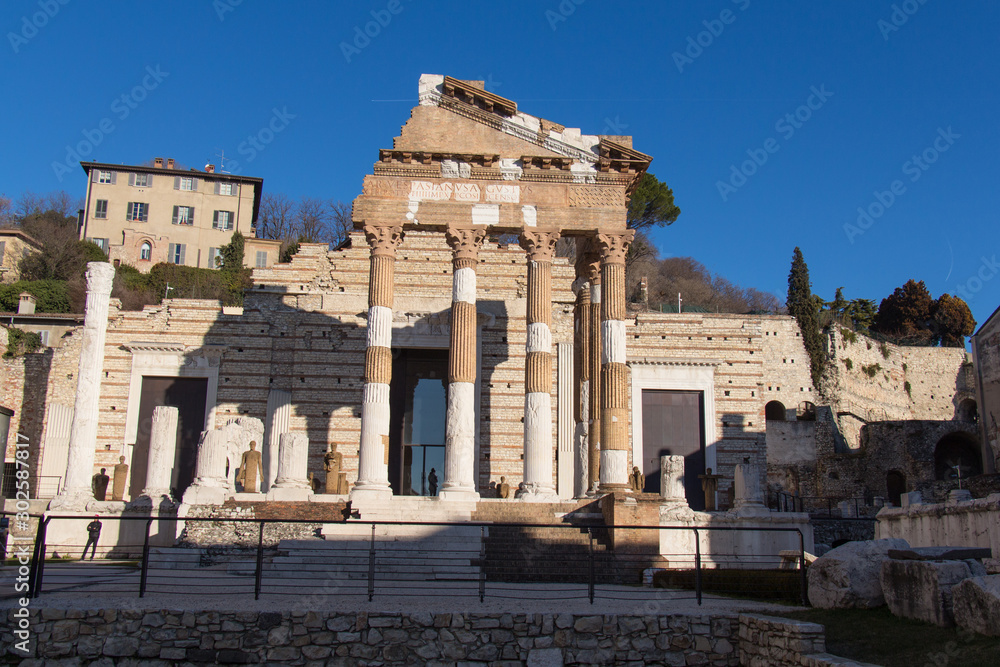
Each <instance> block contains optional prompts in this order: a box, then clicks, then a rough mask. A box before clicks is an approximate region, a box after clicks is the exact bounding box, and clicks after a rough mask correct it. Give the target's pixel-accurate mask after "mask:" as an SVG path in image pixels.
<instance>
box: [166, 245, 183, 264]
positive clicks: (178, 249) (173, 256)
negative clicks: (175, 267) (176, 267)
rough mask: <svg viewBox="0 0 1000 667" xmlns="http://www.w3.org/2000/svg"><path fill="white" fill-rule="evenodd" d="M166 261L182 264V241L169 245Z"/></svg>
mask: <svg viewBox="0 0 1000 667" xmlns="http://www.w3.org/2000/svg"><path fill="white" fill-rule="evenodd" d="M167 261H168V262H170V263H171V264H183V263H184V244H183V243H171V244H170V247H169V248H168V249H167Z"/></svg>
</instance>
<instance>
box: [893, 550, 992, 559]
mask: <svg viewBox="0 0 1000 667" xmlns="http://www.w3.org/2000/svg"><path fill="white" fill-rule="evenodd" d="M992 555H993V552H992V550H991V549H990V548H989V547H911V548H909V549H889V558H892V559H895V560H966V559H970V558H975V559H983V558H989V557H990V556H992Z"/></svg>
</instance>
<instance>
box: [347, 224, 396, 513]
mask: <svg viewBox="0 0 1000 667" xmlns="http://www.w3.org/2000/svg"><path fill="white" fill-rule="evenodd" d="M365 237H366V238H367V239H368V245H370V246H371V269H370V272H369V274H368V347H367V349H366V350H365V385H364V388H363V389H362V394H361V450H360V452H359V456H358V459H359V460H358V482H357V484H355V485H354V488H353V489H351V498H352V499H360V498H365V497H373V496H374V497H388V496H391V495H392V491H391V489H390V487H389V380H390V379H391V377H392V350H391V346H392V293H393V289H392V288H393V284H392V283H393V279H394V277H395V267H396V249H397V248H398V247H399V244H400V243H402V241H403V227H402V225H366V226H365Z"/></svg>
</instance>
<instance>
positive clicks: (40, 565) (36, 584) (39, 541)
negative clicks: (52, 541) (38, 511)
mask: <svg viewBox="0 0 1000 667" xmlns="http://www.w3.org/2000/svg"><path fill="white" fill-rule="evenodd" d="M48 524H49V518H48V517H47V516H46V517H39V520H38V532H37V533H35V548H34V550H33V553H32V554H31V568H30V570H29V571H30V573H31V575H30V576H31V585H30V590H29V593H30V594H31V597H33V598H37V597H38V595H39V594H40V593H41V592H42V570H43V569H44V568H45V531H46V529H47V528H48Z"/></svg>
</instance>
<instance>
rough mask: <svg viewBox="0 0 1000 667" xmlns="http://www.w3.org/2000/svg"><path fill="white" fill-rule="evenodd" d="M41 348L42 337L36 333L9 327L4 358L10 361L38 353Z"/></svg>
mask: <svg viewBox="0 0 1000 667" xmlns="http://www.w3.org/2000/svg"><path fill="white" fill-rule="evenodd" d="M41 346H42V337H41V336H39V335H38V334H37V333H35V332H34V331H22V330H21V329H15V328H14V327H9V328H8V329H7V351H6V352H4V354H3V356H4V357H6V358H8V359H10V358H11V357H20V356H22V355H25V354H30V353H32V352H34V351H36V350H37V349H38V348H40V347H41Z"/></svg>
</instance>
